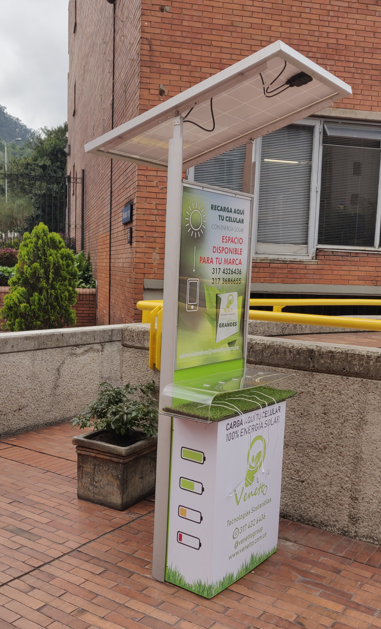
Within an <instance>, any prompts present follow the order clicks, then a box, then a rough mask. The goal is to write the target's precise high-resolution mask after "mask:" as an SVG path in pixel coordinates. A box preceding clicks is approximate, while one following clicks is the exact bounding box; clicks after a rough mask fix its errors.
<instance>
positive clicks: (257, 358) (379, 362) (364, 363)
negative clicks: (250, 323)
mask: <svg viewBox="0 0 381 629" xmlns="http://www.w3.org/2000/svg"><path fill="white" fill-rule="evenodd" d="M247 362H248V363H252V364H257V365H268V366H272V367H283V368H284V369H297V370H298V371H313V372H317V373H326V374H334V375H339V376H348V377H351V378H364V379H365V378H366V379H367V380H381V351H380V350H379V349H375V348H370V347H367V348H359V347H352V346H349V345H333V344H329V345H327V344H326V343H311V342H305V341H293V340H291V339H280V338H276V339H275V338H274V339H273V338H264V337H261V336H249V339H248V346H247Z"/></svg>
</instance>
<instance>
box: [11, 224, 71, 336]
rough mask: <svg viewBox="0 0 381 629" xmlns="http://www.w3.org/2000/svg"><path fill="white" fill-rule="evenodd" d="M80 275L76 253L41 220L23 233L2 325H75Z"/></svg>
mask: <svg viewBox="0 0 381 629" xmlns="http://www.w3.org/2000/svg"><path fill="white" fill-rule="evenodd" d="M77 278H78V271H77V269H76V268H75V264H74V254H73V253H72V252H71V251H69V249H67V248H66V247H65V243H64V242H63V240H62V238H61V237H60V236H59V235H58V234H55V233H51V234H50V233H49V230H48V228H47V227H46V225H44V224H43V223H40V224H39V225H38V226H37V227H35V228H34V229H33V231H32V233H31V234H29V233H25V234H24V237H23V240H22V243H21V245H20V249H19V255H18V262H17V264H16V267H15V274H14V277H12V278H11V279H10V281H9V284H10V286H11V291H10V293H9V295H6V296H5V298H4V308H2V310H1V311H0V317H1V318H3V319H5V320H6V326H3V327H5V329H8V330H10V331H11V332H14V331H21V330H46V329H50V328H62V327H64V326H71V325H75V323H76V316H75V312H74V310H73V308H72V306H73V305H74V304H75V302H76V300H77V291H76V284H77Z"/></svg>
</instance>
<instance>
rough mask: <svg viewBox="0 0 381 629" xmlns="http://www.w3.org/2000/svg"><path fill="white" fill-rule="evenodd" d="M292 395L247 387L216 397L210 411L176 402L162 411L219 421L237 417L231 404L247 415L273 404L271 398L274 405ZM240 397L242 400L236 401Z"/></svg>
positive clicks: (198, 405) (269, 389) (187, 403)
mask: <svg viewBox="0 0 381 629" xmlns="http://www.w3.org/2000/svg"><path fill="white" fill-rule="evenodd" d="M261 394H263V395H261ZM294 395H295V391H290V390H287V391H283V390H281V389H274V388H273V387H249V388H247V389H239V390H237V391H229V392H226V393H221V394H219V395H216V397H215V398H214V399H213V402H212V404H211V406H210V409H209V405H208V404H200V403H199V402H185V403H184V402H178V403H176V404H173V406H170V407H166V408H165V409H164V410H165V411H170V412H172V413H173V414H174V415H180V416H183V415H187V416H188V417H196V418H200V419H210V421H221V420H223V419H228V418H230V417H235V416H237V415H239V413H238V411H234V409H232V407H231V404H234V406H236V407H237V408H239V410H240V411H241V413H249V412H250V411H257V410H259V409H260V408H265V407H266V406H268V405H270V404H273V403H274V402H273V401H272V400H271V398H273V399H274V400H275V403H279V402H283V401H284V400H287V398H290V397H292V396H294ZM240 396H241V398H244V399H237V398H239V397H240ZM258 398H259V399H258ZM224 402H227V403H228V405H226V406H224ZM229 403H230V404H229ZM209 413H210V414H209Z"/></svg>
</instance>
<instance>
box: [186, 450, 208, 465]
mask: <svg viewBox="0 0 381 629" xmlns="http://www.w3.org/2000/svg"><path fill="white" fill-rule="evenodd" d="M181 458H182V459H184V460H185V461H191V462H192V463H199V464H200V465H202V464H203V463H204V461H205V459H206V457H205V454H204V453H203V452H200V451H199V450H192V449H191V448H181Z"/></svg>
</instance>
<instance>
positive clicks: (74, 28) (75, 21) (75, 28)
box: [73, 0, 77, 33]
mask: <svg viewBox="0 0 381 629" xmlns="http://www.w3.org/2000/svg"><path fill="white" fill-rule="evenodd" d="M76 30H77V0H74V26H73V33H75V31H76Z"/></svg>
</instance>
